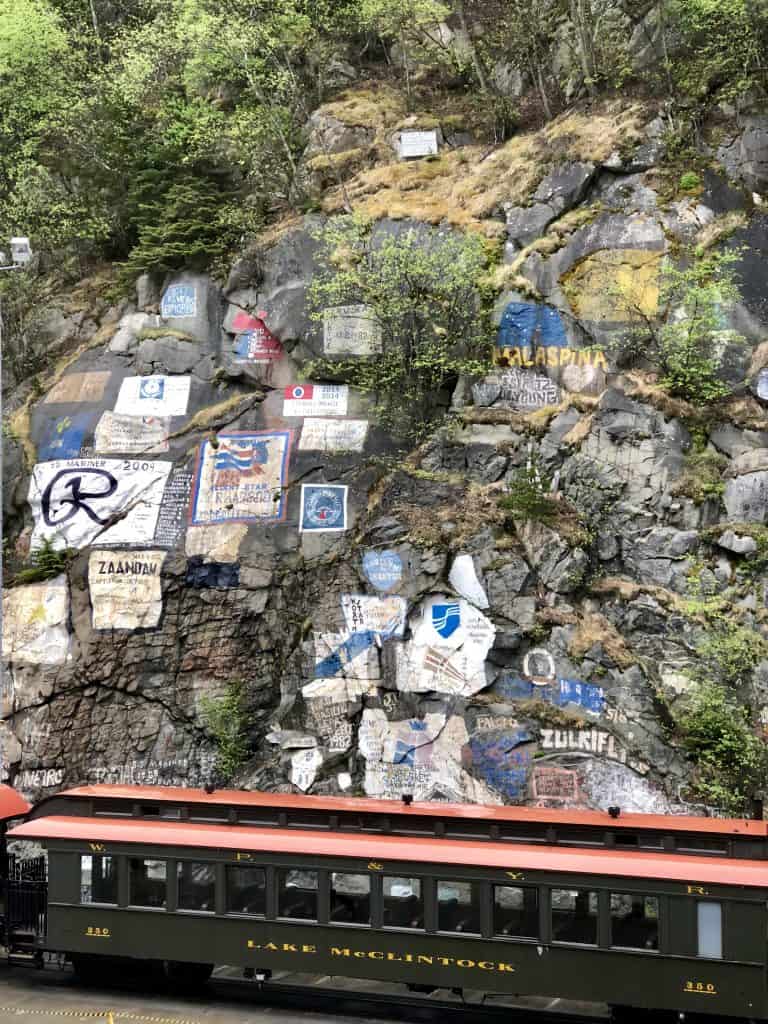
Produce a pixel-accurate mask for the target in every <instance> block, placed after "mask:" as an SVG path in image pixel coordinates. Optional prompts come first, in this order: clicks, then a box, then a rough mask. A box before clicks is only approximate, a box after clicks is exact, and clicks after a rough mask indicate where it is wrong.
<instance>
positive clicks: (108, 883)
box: [80, 854, 117, 904]
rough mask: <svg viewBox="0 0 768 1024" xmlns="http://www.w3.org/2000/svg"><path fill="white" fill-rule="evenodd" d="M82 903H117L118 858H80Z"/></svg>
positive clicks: (85, 856) (86, 856)
mask: <svg viewBox="0 0 768 1024" xmlns="http://www.w3.org/2000/svg"><path fill="white" fill-rule="evenodd" d="M80 902H81V903H115V904H116V903H117V858H116V857H103V856H101V855H97V856H95V857H92V856H91V855H90V854H84V855H83V856H82V857H81V858H80Z"/></svg>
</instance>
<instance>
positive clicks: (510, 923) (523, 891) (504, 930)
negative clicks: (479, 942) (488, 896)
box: [493, 885, 539, 939]
mask: <svg viewBox="0 0 768 1024" xmlns="http://www.w3.org/2000/svg"><path fill="white" fill-rule="evenodd" d="M493 931H494V934H496V935H519V936H521V937H523V938H527V939H535V938H536V937H537V936H538V934H539V893H538V890H537V889H532V888H530V887H528V886H526V887H524V888H520V887H519V886H516V885H494V887H493Z"/></svg>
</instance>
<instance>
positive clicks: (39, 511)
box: [28, 458, 172, 550]
mask: <svg viewBox="0 0 768 1024" xmlns="http://www.w3.org/2000/svg"><path fill="white" fill-rule="evenodd" d="M171 465H172V463H170V462H157V461H152V460H149V459H137V458H134V459H59V460H56V461H54V462H39V463H38V464H37V465H36V466H35V468H34V469H33V471H32V479H31V480H30V481H29V497H28V501H29V504H30V507H31V509H32V517H33V519H34V522H35V528H34V531H33V533H32V542H31V547H32V550H34V549H35V548H37V547H39V546H40V545H41V544H42V543H43V541H44V540H46V539H47V540H50V541H51V542H52V544H53V546H54V548H56V549H58V550H61V549H62V548H76V549H80V548H84V547H87V546H88V545H89V544H92V543H93V542H94V541H95V540H98V542H99V544H107V545H113V544H142V543H144V544H146V543H148V542H151V541H152V538H153V537H154V533H155V526H156V525H157V517H158V514H159V512H160V505H161V503H162V500H163V490H164V488H165V482H166V480H167V478H168V474H169V473H170V471H171Z"/></svg>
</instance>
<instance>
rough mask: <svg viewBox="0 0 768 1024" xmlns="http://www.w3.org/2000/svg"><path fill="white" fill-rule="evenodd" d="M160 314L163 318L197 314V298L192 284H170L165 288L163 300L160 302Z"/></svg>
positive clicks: (170, 318) (168, 318)
mask: <svg viewBox="0 0 768 1024" xmlns="http://www.w3.org/2000/svg"><path fill="white" fill-rule="evenodd" d="M160 316H161V317H162V318H163V320H172V319H174V318H176V319H178V318H181V317H187V316H197V298H196V296H195V286H194V285H193V284H172V285H170V286H169V287H168V288H166V289H165V294H164V295H163V301H162V302H161V303H160Z"/></svg>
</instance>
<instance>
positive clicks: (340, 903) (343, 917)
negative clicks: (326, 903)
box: [329, 871, 371, 924]
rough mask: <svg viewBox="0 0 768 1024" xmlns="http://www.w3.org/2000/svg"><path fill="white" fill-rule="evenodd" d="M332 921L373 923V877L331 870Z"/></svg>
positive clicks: (340, 922)
mask: <svg viewBox="0 0 768 1024" xmlns="http://www.w3.org/2000/svg"><path fill="white" fill-rule="evenodd" d="M329 920H331V921H336V922H338V923H339V924H370V923H371V879H370V877H369V876H368V875H348V874H346V873H342V872H340V871H333V872H331V913H330V918H329Z"/></svg>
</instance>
